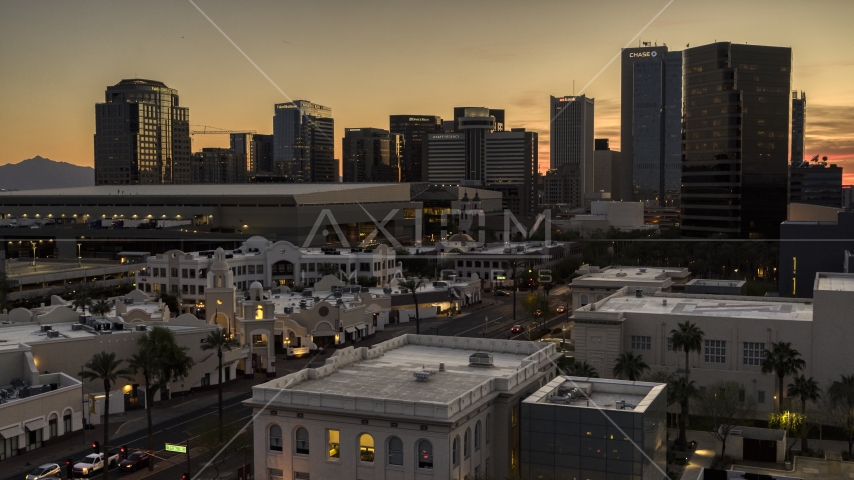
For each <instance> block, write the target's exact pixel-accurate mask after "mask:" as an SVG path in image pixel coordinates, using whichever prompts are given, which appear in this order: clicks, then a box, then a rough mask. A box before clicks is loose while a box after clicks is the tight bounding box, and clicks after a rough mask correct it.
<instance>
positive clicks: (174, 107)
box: [95, 78, 192, 185]
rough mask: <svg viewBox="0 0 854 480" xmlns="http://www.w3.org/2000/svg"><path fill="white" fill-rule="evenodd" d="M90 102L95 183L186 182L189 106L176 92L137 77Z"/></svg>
mask: <svg viewBox="0 0 854 480" xmlns="http://www.w3.org/2000/svg"><path fill="white" fill-rule="evenodd" d="M105 97H106V98H105V102H104V103H97V104H95V184H96V185H133V184H159V183H191V182H192V167H191V164H190V110H189V109H188V108H186V107H181V106H179V102H178V91H177V90H175V89H173V88H169V87H167V86H166V85H164V84H163V83H162V82H158V81H154V80H143V79H139V78H135V79H129V80H122V81H121V82H119V83H117V84H116V85H113V86H111V87H107V92H106V95H105Z"/></svg>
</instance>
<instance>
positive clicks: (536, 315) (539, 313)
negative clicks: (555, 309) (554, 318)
mask: <svg viewBox="0 0 854 480" xmlns="http://www.w3.org/2000/svg"><path fill="white" fill-rule="evenodd" d="M534 316H535V317H542V316H543V312H542V310H537V311H536V312H534Z"/></svg>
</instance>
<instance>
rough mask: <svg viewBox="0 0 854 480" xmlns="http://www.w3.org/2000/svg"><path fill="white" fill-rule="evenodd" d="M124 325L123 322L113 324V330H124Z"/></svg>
mask: <svg viewBox="0 0 854 480" xmlns="http://www.w3.org/2000/svg"><path fill="white" fill-rule="evenodd" d="M124 329H125V324H124V323H123V322H113V330H124Z"/></svg>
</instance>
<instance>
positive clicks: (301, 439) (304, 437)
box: [294, 427, 308, 455]
mask: <svg viewBox="0 0 854 480" xmlns="http://www.w3.org/2000/svg"><path fill="white" fill-rule="evenodd" d="M294 440H295V441H294V447H295V448H294V452H295V453H298V454H300V455H308V430H306V429H304V428H302V427H300V428H298V429H297V431H296V433H294Z"/></svg>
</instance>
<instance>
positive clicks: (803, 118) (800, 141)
mask: <svg viewBox="0 0 854 480" xmlns="http://www.w3.org/2000/svg"><path fill="white" fill-rule="evenodd" d="M806 123H807V94H806V93H804V92H801V97H800V98H798V92H797V91H795V92H792V159H791V160H792V165H797V164H798V163H800V162H803V161H804V137H805V133H806Z"/></svg>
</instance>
